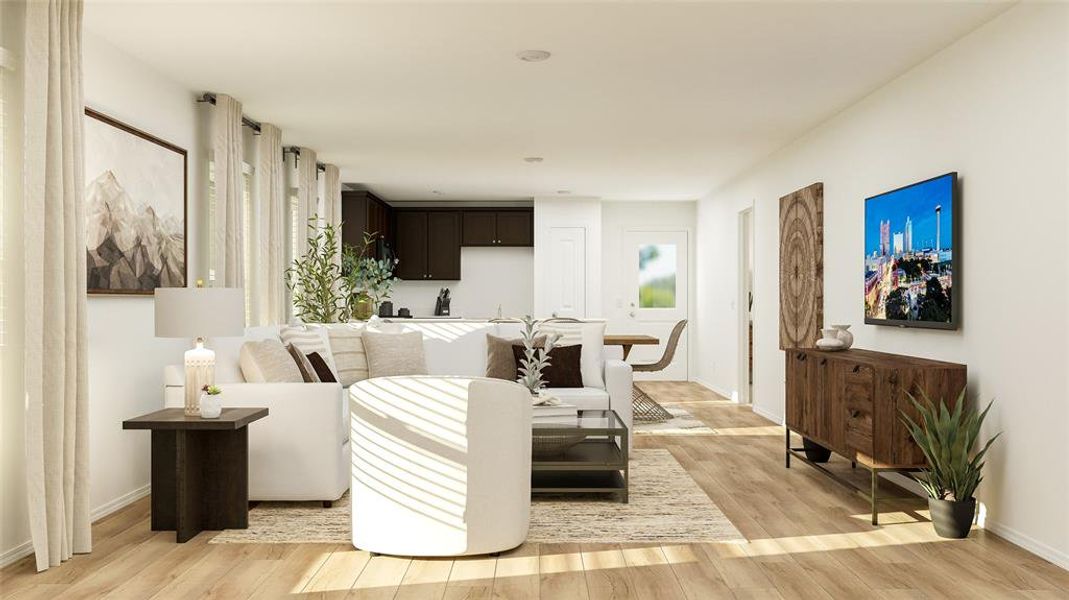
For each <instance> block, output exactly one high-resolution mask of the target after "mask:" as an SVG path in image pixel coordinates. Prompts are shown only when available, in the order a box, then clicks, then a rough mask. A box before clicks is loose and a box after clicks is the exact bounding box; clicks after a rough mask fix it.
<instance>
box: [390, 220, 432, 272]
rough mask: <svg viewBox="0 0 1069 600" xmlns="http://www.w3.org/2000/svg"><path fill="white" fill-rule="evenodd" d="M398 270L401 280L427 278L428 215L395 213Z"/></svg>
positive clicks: (396, 270)
mask: <svg viewBox="0 0 1069 600" xmlns="http://www.w3.org/2000/svg"><path fill="white" fill-rule="evenodd" d="M395 217H396V224H397V233H396V236H395V237H396V243H397V247H396V248H395V249H394V250H395V252H396V253H397V261H398V262H397V268H396V269H395V270H394V273H395V274H396V275H397V276H398V277H400V278H401V279H408V280H411V279H426V278H427V213H425V212H415V211H407V210H401V211H397V212H396V213H395Z"/></svg>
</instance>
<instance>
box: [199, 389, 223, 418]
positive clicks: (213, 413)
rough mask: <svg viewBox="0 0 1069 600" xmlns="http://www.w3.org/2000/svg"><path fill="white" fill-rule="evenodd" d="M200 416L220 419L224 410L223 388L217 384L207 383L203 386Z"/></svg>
mask: <svg viewBox="0 0 1069 600" xmlns="http://www.w3.org/2000/svg"><path fill="white" fill-rule="evenodd" d="M201 392H202V393H201V395H200V417H201V418H202V419H218V418H219V415H220V414H222V412H223V399H222V398H221V396H222V394H223V390H222V389H220V388H219V386H217V385H205V386H204V387H202V388H201Z"/></svg>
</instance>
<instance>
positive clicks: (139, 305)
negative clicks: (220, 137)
mask: <svg viewBox="0 0 1069 600" xmlns="http://www.w3.org/2000/svg"><path fill="white" fill-rule="evenodd" d="M84 77H85V99H86V104H87V105H88V106H89V107H91V108H94V109H96V110H99V111H101V112H103V113H105V114H107V115H109V116H112V117H114V118H116V119H119V120H120V121H122V122H124V123H127V124H129V125H132V126H134V127H136V128H138V129H142V130H144V131H147V132H148V133H151V134H152V135H155V136H157V137H160V138H162V139H164V140H167V141H169V142H172V143H175V144H177V145H178V146H181V147H182V148H185V149H186V150H187V151H188V152H189V174H188V175H189V198H188V217H187V219H188V220H187V231H188V234H189V240H188V252H189V255H188V260H187V262H188V264H189V272H188V278H189V280H190V281H194V280H195V279H196V278H197V277H203V275H198V273H201V272H202V271H200V269H199V268H198V266H199V265H200V264H201V261H202V256H201V253H200V252H198V248H200V247H202V246H201V245H200V240H201V236H200V233H201V232H203V231H205V228H204V227H202V226H200V219H201V218H202V217H203V216H204V215H203V214H202V213H203V212H204V211H200V210H198V207H199V205H200V202H201V198H200V196H199V195H198V190H201V189H202V187H203V186H202V184H201V183H202V181H203V179H202V177H203V173H202V168H203V165H205V164H206V158H205V153H204V152H202V150H201V148H203V147H204V141H203V139H202V138H201V135H202V131H201V129H202V123H203V121H204V119H202V118H201V111H202V110H203V111H206V110H208V109H207V108H206V105H198V104H196V102H195V101H194V100H195V98H196V95H195V93H194V91H193V90H190V89H188V88H186V87H184V86H182V85H180V84H178V83H175V82H174V81H172V80H169V79H167V78H165V77H163V76H161V75H160V74H159V73H157V72H155V71H153V70H151V69H150V68H149V67H147V66H146V65H144V64H143V63H141V62H139V61H137V60H136V59H135V58H133V57H131V56H129V55H127V54H125V53H123V52H121V51H119V50H118V49H116V48H115V47H113V46H111V45H110V44H109V43H108V42H106V41H104V40H103V39H101V38H99V37H97V36H95V35H93V34H91V33H89V32H85V33H84ZM88 304H89V451H90V507H91V509H92V510H93V516H94V517H97V516H99V515H101V514H104V513H106V512H108V511H109V510H113V509H114V508H117V507H119V506H121V505H122V504H123V503H124V502H126V501H129V500H130V499H132V498H136V497H137V496H138V495H139V494H143V493H144V492H146V491H147V486H148V484H149V436H148V435H147V434H146V433H145V432H136V431H123V430H122V421H123V420H124V419H128V418H130V417H134V416H137V415H139V414H143V413H145V412H149V411H152V410H158V409H160V408H162V407H163V392H162V370H163V367H164V365H166V364H180V363H181V361H182V353H183V352H184V351H185V350H186V349H187V348H188V347H189V346H190V342H188V341H186V340H169V339H157V338H155V337H154V324H153V300H152V297H151V296H129V297H116V296H90V297H89V302H88Z"/></svg>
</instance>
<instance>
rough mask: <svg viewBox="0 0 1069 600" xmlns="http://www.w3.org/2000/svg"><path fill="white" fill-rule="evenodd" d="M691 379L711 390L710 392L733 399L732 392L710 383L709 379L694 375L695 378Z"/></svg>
mask: <svg viewBox="0 0 1069 600" xmlns="http://www.w3.org/2000/svg"><path fill="white" fill-rule="evenodd" d="M691 381H693V382H694V383H696V384H698V385H700V386H702V387H703V388H705V389H707V390H709V391H710V392H712V393H714V394H716V395H718V396H723V397H724V398H727V399H728V400H731V392H726V391H724V390H722V389H720V388H718V387H717V386H715V385H713V384H711V383H709V382H708V381H705V380H704V379H700V378H698V377H694V378H692V379H691Z"/></svg>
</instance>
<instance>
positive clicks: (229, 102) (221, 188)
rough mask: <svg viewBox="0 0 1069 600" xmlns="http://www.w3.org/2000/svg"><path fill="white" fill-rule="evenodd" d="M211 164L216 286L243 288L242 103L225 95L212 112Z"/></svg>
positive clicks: (212, 251)
mask: <svg viewBox="0 0 1069 600" xmlns="http://www.w3.org/2000/svg"><path fill="white" fill-rule="evenodd" d="M211 129H212V163H213V165H214V166H213V169H214V179H215V184H214V188H215V194H214V197H213V199H212V212H211V247H210V248H209V260H210V264H211V269H212V273H213V275H214V278H215V281H214V285H215V286H216V287H228V288H235V287H244V284H245V283H244V279H245V277H244V274H245V273H244V261H243V258H242V249H243V248H242V235H243V233H244V228H243V226H242V210H241V205H242V194H243V189H244V186H243V184H244V177H242V166H243V164H244V158H245V157H244V140H243V139H242V131H241V103H240V102H238V101H237V100H234V99H233V98H231V97H230V96H227V95H225V94H219V95H217V96H216V97H215V107H214V109H213V111H212V128H211Z"/></svg>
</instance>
